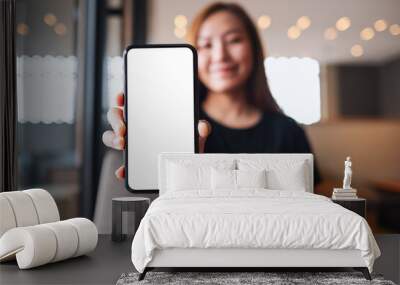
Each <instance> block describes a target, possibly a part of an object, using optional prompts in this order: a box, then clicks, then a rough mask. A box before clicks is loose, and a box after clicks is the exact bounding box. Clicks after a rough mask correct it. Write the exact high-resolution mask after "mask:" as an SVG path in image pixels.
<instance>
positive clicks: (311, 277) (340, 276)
mask: <svg viewBox="0 0 400 285" xmlns="http://www.w3.org/2000/svg"><path fill="white" fill-rule="evenodd" d="M138 276H139V274H138V273H126V274H122V275H121V277H120V278H119V279H118V281H117V285H133V284H141V285H145V284H157V285H163V284H172V285H178V284H179V285H183V284H213V285H214V284H215V285H216V284H222V285H228V284H229V285H231V284H268V285H269V284H273V285H275V284H284V285H289V284H290V285H292V284H296V285H297V284H328V285H333V284H335V285H336V284H338V285H339V284H341V285H342V284H343V285H345V284H380V285H381V284H385V285H386V284H388V285H389V284H390V285H393V284H395V283H393V282H392V281H388V280H384V279H383V277H382V276H381V275H374V274H373V275H372V278H373V280H372V281H368V280H366V279H365V278H364V276H363V275H362V273H360V272H148V273H147V274H146V277H145V279H144V280H142V281H138V280H137V279H138Z"/></svg>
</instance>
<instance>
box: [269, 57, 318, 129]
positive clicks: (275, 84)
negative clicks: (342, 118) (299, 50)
mask: <svg viewBox="0 0 400 285" xmlns="http://www.w3.org/2000/svg"><path fill="white" fill-rule="evenodd" d="M265 68H266V73H267V78H268V83H269V86H270V89H271V92H272V95H273V96H274V98H275V100H276V101H277V103H278V105H279V106H280V107H281V108H282V110H283V111H284V112H285V114H286V115H288V116H290V117H292V118H293V119H295V120H296V121H297V122H299V123H302V124H312V123H316V122H318V121H319V120H320V119H321V107H320V105H321V104H320V101H321V93H320V79H319V71H320V68H319V63H318V62H317V61H316V60H314V59H311V58H296V57H292V58H285V57H279V58H274V57H268V58H267V59H266V60H265Z"/></svg>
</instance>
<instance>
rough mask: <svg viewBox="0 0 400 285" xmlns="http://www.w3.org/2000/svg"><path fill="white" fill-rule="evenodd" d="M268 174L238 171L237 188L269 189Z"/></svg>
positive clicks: (264, 171) (260, 171)
mask: <svg viewBox="0 0 400 285" xmlns="http://www.w3.org/2000/svg"><path fill="white" fill-rule="evenodd" d="M266 174H267V172H266V170H265V169H261V170H257V169H255V170H236V182H237V188H267V175H266Z"/></svg>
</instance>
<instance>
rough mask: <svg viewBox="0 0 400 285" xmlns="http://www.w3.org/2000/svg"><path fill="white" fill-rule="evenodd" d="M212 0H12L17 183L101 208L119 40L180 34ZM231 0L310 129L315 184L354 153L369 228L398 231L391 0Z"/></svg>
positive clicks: (398, 42) (108, 175)
mask: <svg viewBox="0 0 400 285" xmlns="http://www.w3.org/2000/svg"><path fill="white" fill-rule="evenodd" d="M210 2H211V1H205V0H191V1H187V0H148V1H145V0H142V1H140V0H99V1H94V0H58V1H52V0H17V1H16V24H17V26H16V32H17V33H16V51H17V94H18V128H17V130H18V136H17V138H18V188H19V189H26V188H34V187H40V188H44V189H47V190H48V191H50V193H51V194H52V195H53V196H54V197H55V199H56V201H57V204H58V206H59V209H60V213H61V216H62V219H65V218H69V217H75V216H78V215H82V216H86V217H90V218H93V217H97V219H98V220H102V219H103V218H102V217H104V215H110V214H111V210H110V209H108V208H110V207H111V199H110V197H109V195H114V194H115V195H116V193H119V194H118V195H119V196H120V195H123V194H126V195H128V194H129V193H128V192H127V191H126V190H124V189H123V188H124V183H123V182H122V181H119V180H117V178H116V177H115V175H114V171H115V169H116V168H117V166H119V165H120V164H121V162H122V154H121V153H119V152H116V151H113V150H109V149H106V147H105V146H104V145H103V143H102V140H101V135H102V133H103V131H104V130H105V129H108V128H109V126H108V123H107V120H106V113H107V111H108V108H109V107H110V106H112V105H114V101H115V100H114V99H115V98H114V97H115V95H116V94H117V93H118V92H119V91H122V90H123V59H122V53H123V50H124V48H125V47H126V46H127V45H129V44H132V43H133V44H144V43H184V42H185V35H186V32H187V28H188V25H189V24H190V22H191V20H192V19H193V16H194V15H195V13H196V12H197V11H199V10H200V9H201V8H202V7H204V5H206V4H207V3H210ZM234 2H237V3H239V4H241V5H242V6H243V7H244V8H245V9H246V10H247V11H248V12H249V13H250V15H251V16H252V18H253V20H254V21H255V22H256V23H257V26H258V28H259V33H260V35H261V37H262V40H263V43H264V47H265V53H266V58H265V68H266V72H267V76H268V78H269V81H270V82H269V84H270V87H271V91H272V93H273V96H274V97H275V99H276V100H277V102H278V104H279V105H280V107H281V108H282V109H283V111H284V112H285V113H286V114H287V115H289V116H291V117H292V118H294V119H295V120H296V121H297V122H299V123H301V124H303V126H304V128H305V130H306V132H307V135H308V137H309V139H310V141H311V144H312V147H313V149H314V151H315V153H316V160H317V163H318V166H319V169H320V172H321V175H322V178H323V183H322V184H321V185H319V186H318V187H317V189H316V190H315V192H316V193H317V194H322V195H326V196H328V197H330V196H331V194H332V189H333V187H341V184H342V179H343V166H344V165H343V162H344V160H345V159H346V156H351V157H352V160H353V183H352V186H353V187H354V188H357V190H358V195H359V196H360V197H363V198H366V199H367V218H368V222H369V223H370V225H371V228H372V230H373V232H374V233H400V1H398V0H349V1H327V0H324V1H321V0H296V1H294V0H279V1H278V0H250V1H245V0H242V1H234ZM117 189H118V190H117ZM118 191H119V192H118ZM110 193H111V194H110ZM121 193H122V194H121ZM141 196H142V195H141ZM105 208H107V210H105ZM96 223H97V224H98V222H96ZM99 230H100V232H101V231H102V230H101V228H100V229H99Z"/></svg>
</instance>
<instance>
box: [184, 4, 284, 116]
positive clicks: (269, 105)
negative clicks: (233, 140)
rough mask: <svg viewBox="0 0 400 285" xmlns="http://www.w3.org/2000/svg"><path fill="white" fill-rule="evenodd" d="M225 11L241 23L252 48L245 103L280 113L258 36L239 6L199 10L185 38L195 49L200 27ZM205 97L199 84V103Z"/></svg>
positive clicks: (213, 5)
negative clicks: (210, 17)
mask: <svg viewBox="0 0 400 285" xmlns="http://www.w3.org/2000/svg"><path fill="white" fill-rule="evenodd" d="M225 11H226V12H229V13H232V14H233V15H235V16H236V17H238V18H239V19H240V21H242V23H243V26H244V28H245V30H246V32H247V33H248V35H249V38H250V42H251V46H252V48H253V63H254V66H253V70H252V72H251V74H250V76H249V78H248V80H247V83H246V90H247V92H246V102H247V103H248V104H249V105H251V106H254V107H256V108H257V109H259V110H262V111H267V112H273V113H277V112H278V113H280V112H281V109H280V108H279V106H278V104H277V103H276V101H275V99H274V97H272V94H271V91H270V89H269V86H268V81H267V76H266V74H265V68H264V51H263V46H262V43H261V40H260V36H259V34H258V32H257V28H256V26H255V25H254V23H253V21H252V20H251V18H250V16H249V15H248V14H247V12H246V11H245V10H244V9H243V8H242V7H241V6H239V5H238V4H235V3H225V2H216V3H212V4H210V5H208V6H206V7H205V8H203V10H201V11H200V12H199V13H198V14H197V16H196V17H195V18H194V20H193V22H192V24H191V26H190V29H189V32H188V38H187V39H188V41H189V43H190V44H192V45H193V46H194V47H197V37H198V34H199V31H200V28H201V25H202V24H203V23H204V22H205V20H206V19H207V18H208V17H209V16H211V15H212V14H214V13H217V12H225ZM206 96H207V87H206V86H205V85H204V84H203V83H201V82H200V101H202V100H204V99H205V97H206Z"/></svg>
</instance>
